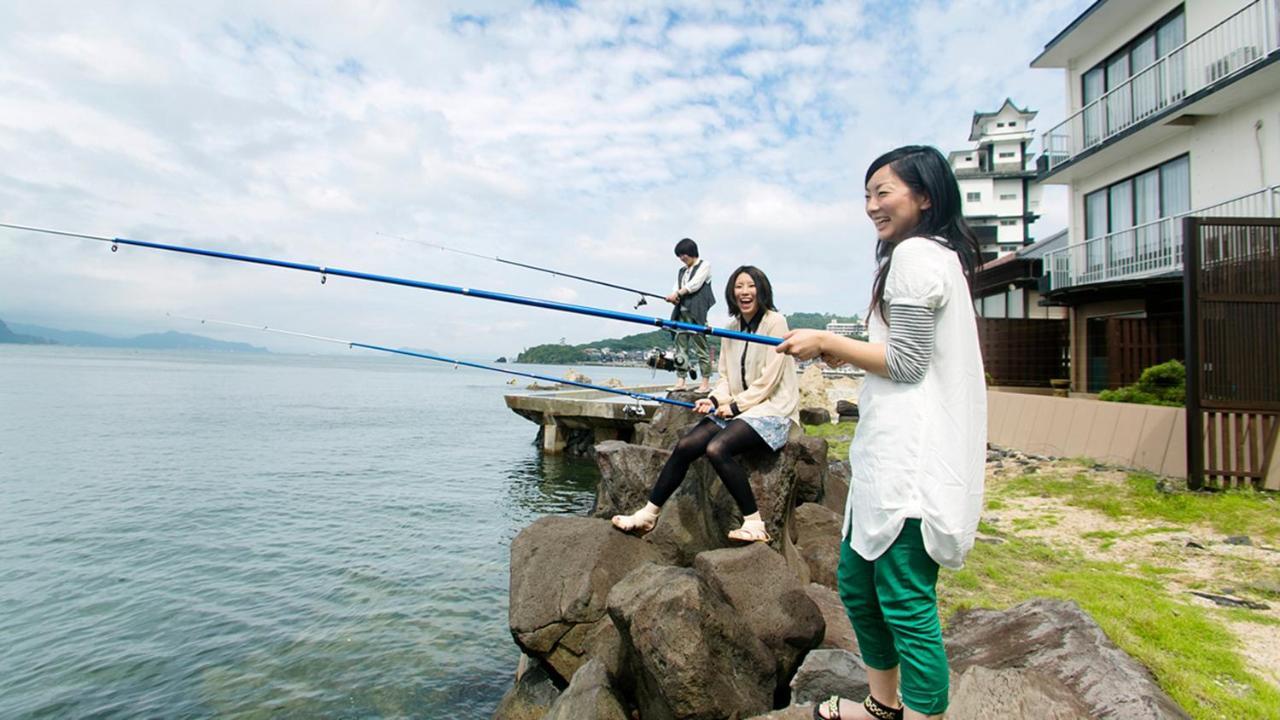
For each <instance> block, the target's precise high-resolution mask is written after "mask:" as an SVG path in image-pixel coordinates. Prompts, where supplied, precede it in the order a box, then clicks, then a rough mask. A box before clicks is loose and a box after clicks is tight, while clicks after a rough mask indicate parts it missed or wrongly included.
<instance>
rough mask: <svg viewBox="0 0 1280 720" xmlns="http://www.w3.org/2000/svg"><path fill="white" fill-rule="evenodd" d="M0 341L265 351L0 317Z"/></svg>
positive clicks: (170, 336)
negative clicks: (105, 332) (71, 327)
mask: <svg viewBox="0 0 1280 720" xmlns="http://www.w3.org/2000/svg"><path fill="white" fill-rule="evenodd" d="M0 343H17V344H22V345H78V346H82V347H109V348H136V349H143V350H215V351H218V352H248V353H265V352H267V349H266V348H262V347H258V346H256V345H250V344H248V343H241V342H224V341H222V340H214V339H212V338H207V337H202V336H200V335H188V334H187V333H180V332H175V331H173V330H170V331H169V332H163V333H146V334H144V335H137V336H134V337H130V338H122V337H114V336H111V335H101V334H99V333H94V332H86V331H84V330H59V329H58V328H51V327H43V326H41V325H27V324H25V323H11V324H9V325H5V323H4V321H3V320H0Z"/></svg>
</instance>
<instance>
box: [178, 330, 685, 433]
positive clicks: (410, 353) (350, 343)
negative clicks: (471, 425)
mask: <svg viewBox="0 0 1280 720" xmlns="http://www.w3.org/2000/svg"><path fill="white" fill-rule="evenodd" d="M169 317H172V318H178V319H180V320H191V321H192V322H198V323H200V324H205V323H208V324H212V325H227V326H230V327H238V328H245V329H247V330H261V331H262V332H270V333H276V334H278V335H289V336H292V337H300V338H306V339H308V340H319V341H321V342H328V343H335V344H338V345H346V346H347V347H348V348H362V349H364V350H376V351H378V352H385V353H393V354H395V355H405V356H407V357H413V358H420V359H422V360H434V361H436V362H441V363H447V364H449V365H453V366H462V367H469V368H476V369H477V370H492V371H493V372H500V373H505V374H507V375H517V376H519V377H527V378H532V379H534V380H546V381H547V382H553V383H562V384H564V385H573V386H574V387H580V388H583V389H586V390H599V391H601V392H607V393H612V394H614V395H624V396H626V397H629V398H631V399H632V400H636V401H643V400H649V401H652V402H658V403H665V404H667V405H675V406H678V407H682V408H692V407H693V403H691V402H685V401H684V400H672V399H671V398H665V397H661V396H659V395H648V394H645V393H640V392H632V391H631V390H627V389H625V388H612V387H609V386H607V385H593V384H591V383H584V382H578V381H577V380H565V379H562V378H555V377H551V376H549V375H538V374H537V373H527V372H520V371H519V370H507V369H506V368H500V367H494V366H492V365H484V364H482V363H474V362H468V361H466V360H458V359H456V358H450V357H444V356H443V355H432V354H430V353H421V352H417V351H414V350H401V349H399V348H389V347H384V346H382V345H370V344H369V343H362V342H356V341H354V340H342V339H340V338H333V337H325V336H324V335H311V334H309V333H303V332H296V331H294V330H280V329H279V328H273V327H268V326H266V325H249V324H246V323H238V322H231V321H230V320H209V319H207V318H194V317H186V316H184V315H173V314H169ZM640 414H643V411H641V413H640Z"/></svg>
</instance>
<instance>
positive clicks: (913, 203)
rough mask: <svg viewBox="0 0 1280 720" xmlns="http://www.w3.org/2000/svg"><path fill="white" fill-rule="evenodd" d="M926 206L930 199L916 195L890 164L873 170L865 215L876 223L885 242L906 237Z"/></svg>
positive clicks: (878, 233)
mask: <svg viewBox="0 0 1280 720" xmlns="http://www.w3.org/2000/svg"><path fill="white" fill-rule="evenodd" d="M929 207H930V203H929V198H927V197H922V196H920V195H917V194H916V193H915V191H913V190H912V189H911V188H910V186H908V185H907V184H906V183H905V182H903V181H902V178H900V177H898V174H897V173H895V172H894V171H893V167H892V163H890V164H886V165H885V166H884V167H881V168H880V169H879V170H876V171H875V172H874V173H872V175H871V179H870V180H868V181H867V217H869V218H871V222H873V223H875V226H876V237H878V238H879V239H880V240H883V241H884V242H890V243H896V242H898V241H900V240H905V239H906V238H907V237H909V236H910V234H911V231H912V230H914V229H915V228H916V227H917V226H918V225H919V224H920V218H921V216H922V215H923V214H924V211H925V210H927V209H929Z"/></svg>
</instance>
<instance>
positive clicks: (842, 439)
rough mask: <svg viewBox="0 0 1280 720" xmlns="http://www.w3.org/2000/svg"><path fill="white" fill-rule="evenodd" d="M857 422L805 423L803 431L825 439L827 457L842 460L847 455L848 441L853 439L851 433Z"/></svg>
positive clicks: (855, 428) (856, 426)
mask: <svg viewBox="0 0 1280 720" xmlns="http://www.w3.org/2000/svg"><path fill="white" fill-rule="evenodd" d="M857 428H858V423H857V422H855V421H852V420H849V421H846V422H841V423H824V424H822V425H805V426H804V432H805V434H806V435H810V436H812V437H820V438H826V439H827V458H828V459H830V460H844V459H846V458H848V457H849V443H850V442H852V441H853V433H854V431H855V430H857Z"/></svg>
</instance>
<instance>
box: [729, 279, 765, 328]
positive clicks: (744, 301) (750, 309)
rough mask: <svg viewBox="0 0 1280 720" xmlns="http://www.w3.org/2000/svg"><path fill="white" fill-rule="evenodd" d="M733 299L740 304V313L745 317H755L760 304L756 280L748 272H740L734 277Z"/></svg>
mask: <svg viewBox="0 0 1280 720" xmlns="http://www.w3.org/2000/svg"><path fill="white" fill-rule="evenodd" d="M733 299H734V301H735V302H737V304H738V314H739V315H741V316H742V317H744V318H747V319H751V318H753V317H755V314H756V310H759V309H760V308H759V306H758V304H757V302H756V281H755V280H754V279H753V278H752V277H751V276H750V275H748V274H747V273H744V272H742V273H738V277H736V278H734V279H733Z"/></svg>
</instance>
